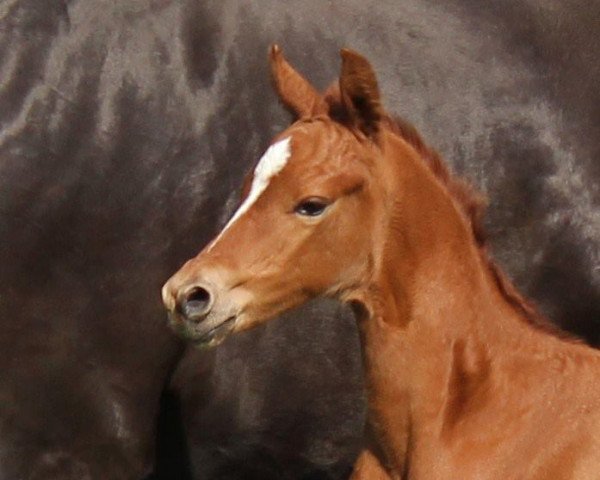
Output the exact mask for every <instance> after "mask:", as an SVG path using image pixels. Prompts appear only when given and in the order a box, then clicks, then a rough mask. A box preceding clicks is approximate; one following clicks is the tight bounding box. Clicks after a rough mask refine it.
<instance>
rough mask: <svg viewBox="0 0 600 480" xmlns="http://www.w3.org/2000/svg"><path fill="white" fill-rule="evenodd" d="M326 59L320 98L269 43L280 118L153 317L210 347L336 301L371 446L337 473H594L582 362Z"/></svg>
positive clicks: (594, 367) (355, 86) (593, 394)
mask: <svg viewBox="0 0 600 480" xmlns="http://www.w3.org/2000/svg"><path fill="white" fill-rule="evenodd" d="M342 59H343V66H342V72H341V76H340V81H339V86H335V87H333V88H331V89H329V90H328V92H327V93H326V94H325V95H320V94H319V93H317V91H316V90H315V89H314V88H313V87H312V86H311V85H310V84H309V83H308V82H307V81H306V80H305V79H304V78H303V77H302V76H300V75H299V74H298V73H297V72H296V71H295V70H294V69H293V68H292V67H291V66H290V65H289V64H288V63H287V62H286V61H285V59H284V58H283V56H282V54H281V52H280V51H279V49H278V48H277V47H274V48H273V49H272V50H271V66H272V72H273V78H274V83H275V86H276V89H277V91H278V93H279V96H280V98H281V100H282V102H283V103H284V105H285V106H286V107H288V109H289V110H291V111H292V112H293V113H294V114H295V115H296V116H297V117H298V121H297V122H295V123H294V124H293V125H292V126H291V127H289V128H288V129H287V130H285V131H284V132H283V133H281V134H280V135H278V136H277V137H276V139H275V142H274V143H273V145H272V146H271V147H270V148H269V150H268V151H267V153H266V154H265V155H264V156H263V158H262V159H261V161H260V162H259V164H258V165H257V167H256V169H255V170H254V175H253V177H252V181H251V182H248V184H247V187H246V188H245V189H244V201H243V203H242V205H241V206H240V208H239V209H238V211H237V212H236V214H235V215H234V216H233V218H232V220H231V221H230V222H229V223H228V224H227V226H226V227H225V228H224V230H223V231H222V232H221V234H219V235H218V236H217V238H216V239H215V240H214V241H213V242H212V243H211V244H210V245H209V246H208V247H207V248H205V249H204V250H203V251H202V252H200V254H199V255H198V256H197V257H195V258H193V259H192V260H190V261H189V262H187V263H186V264H185V265H184V266H183V267H182V268H181V270H180V271H179V272H177V273H176V274H175V275H174V276H173V277H172V278H171V279H170V280H169V281H168V282H167V283H166V284H165V286H164V287H163V301H164V303H165V305H166V307H167V308H168V310H169V312H170V318H171V322H172V323H173V324H174V325H175V326H176V327H177V328H179V329H180V330H181V331H182V332H183V333H184V334H185V335H186V336H187V337H188V338H190V339H192V340H193V341H194V342H196V343H199V344H203V345H216V344H218V343H220V342H221V341H222V340H223V339H224V338H225V337H226V336H227V335H228V334H230V333H232V332H238V331H242V330H246V329H248V328H251V327H253V326H255V325H257V324H260V323H262V322H264V321H266V320H268V319H270V318H272V317H273V316H275V315H277V314H279V313H281V312H283V311H285V310H288V309H290V308H292V307H294V306H297V305H299V304H301V303H303V302H305V301H307V300H308V299H310V298H313V297H315V296H319V295H325V296H330V297H335V298H338V299H341V300H342V301H344V302H347V303H349V304H350V305H352V307H353V309H354V311H355V313H356V316H357V320H358V324H359V329H360V332H361V343H362V349H363V358H364V365H365V370H366V381H367V385H368V402H369V427H370V428H369V433H370V439H371V444H370V447H369V448H368V449H367V450H365V451H364V452H363V454H362V455H361V457H360V458H359V460H358V462H357V464H356V467H355V471H354V478H364V479H374V478H410V479H434V478H464V479H467V478H477V479H486V478H489V479H493V478H527V479H536V478H540V479H541V478H550V477H551V478H555V479H570V478H577V479H592V478H596V476H597V472H598V471H600V438H598V435H597V433H596V432H597V431H598V429H599V428H600V388H599V387H598V383H597V379H598V377H599V375H600V355H599V354H598V352H597V351H596V350H593V349H591V348H589V347H587V346H585V345H583V344H581V343H579V342H577V341H575V340H572V339H568V338H564V336H561V335H560V334H559V333H558V332H556V331H553V330H552V328H551V327H549V326H548V324H546V323H545V322H544V320H543V319H542V318H541V317H540V316H539V315H538V314H537V313H536V312H535V310H534V309H533V308H532V307H531V306H530V305H529V304H528V303H527V302H526V301H525V300H524V299H523V298H521V297H520V295H519V294H518V293H517V292H516V290H515V289H514V287H512V285H511V284H510V282H508V281H507V280H506V279H505V278H504V276H503V275H502V273H501V272H500V271H499V269H498V268H497V267H496V266H495V265H494V264H493V263H492V262H491V261H490V260H489V259H488V258H487V256H486V252H485V242H484V239H483V234H482V232H481V229H480V228H479V217H480V213H481V208H480V202H479V201H478V200H477V198H476V196H475V195H474V194H473V192H472V191H471V190H470V188H469V187H468V186H466V184H464V183H462V182H460V181H459V180H456V179H454V178H453V177H451V176H450V175H449V174H448V172H447V170H446V169H445V167H444V166H443V164H442V163H441V161H440V159H439V157H438V156H437V155H436V154H435V152H433V151H432V150H430V149H429V148H428V147H427V146H425V145H424V144H423V142H422V141H421V139H420V138H419V136H418V135H417V134H416V132H415V131H414V130H413V129H412V128H411V127H410V126H408V125H406V124H404V123H401V122H395V121H393V120H392V119H391V118H390V117H389V116H388V115H387V114H386V113H385V111H384V110H383V108H382V107H381V104H380V99H379V91H378V87H377V82H376V79H375V75H374V73H373V71H372V68H371V66H370V65H369V63H368V62H367V61H366V60H365V59H364V58H363V57H361V56H360V55H358V54H356V53H354V52H351V51H348V50H345V51H342Z"/></svg>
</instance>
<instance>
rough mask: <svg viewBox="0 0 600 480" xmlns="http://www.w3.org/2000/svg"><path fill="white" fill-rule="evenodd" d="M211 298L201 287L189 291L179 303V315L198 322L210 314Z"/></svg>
mask: <svg viewBox="0 0 600 480" xmlns="http://www.w3.org/2000/svg"><path fill="white" fill-rule="evenodd" d="M211 303H212V296H211V294H210V292H209V291H208V290H207V289H206V288H204V287H201V286H195V287H192V288H191V289H189V290H188V291H187V292H186V293H185V294H184V295H183V299H182V301H181V302H179V308H180V313H182V314H183V316H184V317H186V318H187V319H188V320H192V321H196V322H198V321H200V320H202V319H203V318H204V317H205V316H206V315H207V314H208V312H210V308H211Z"/></svg>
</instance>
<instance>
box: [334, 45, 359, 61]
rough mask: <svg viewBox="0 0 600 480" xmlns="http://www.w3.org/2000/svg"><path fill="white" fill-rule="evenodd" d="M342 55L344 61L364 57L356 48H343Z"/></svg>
mask: <svg viewBox="0 0 600 480" xmlns="http://www.w3.org/2000/svg"><path fill="white" fill-rule="evenodd" d="M340 56H341V57H342V60H343V61H345V60H352V59H356V58H364V57H363V56H362V55H361V54H360V53H358V52H357V51H356V50H352V49H351V48H342V49H341V50H340Z"/></svg>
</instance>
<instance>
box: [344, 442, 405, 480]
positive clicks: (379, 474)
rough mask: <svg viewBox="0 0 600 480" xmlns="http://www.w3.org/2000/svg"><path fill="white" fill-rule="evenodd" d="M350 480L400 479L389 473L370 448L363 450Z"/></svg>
mask: <svg viewBox="0 0 600 480" xmlns="http://www.w3.org/2000/svg"><path fill="white" fill-rule="evenodd" d="M349 480H400V477H397V478H394V477H391V476H390V474H389V473H387V471H386V469H385V468H384V467H383V465H382V464H381V462H380V461H379V459H378V458H377V456H375V454H374V453H373V452H372V451H371V450H370V449H368V448H367V449H365V450H363V451H362V452H361V453H360V455H359V456H358V458H357V460H356V462H355V463H354V470H353V471H352V475H351V476H350V479H349Z"/></svg>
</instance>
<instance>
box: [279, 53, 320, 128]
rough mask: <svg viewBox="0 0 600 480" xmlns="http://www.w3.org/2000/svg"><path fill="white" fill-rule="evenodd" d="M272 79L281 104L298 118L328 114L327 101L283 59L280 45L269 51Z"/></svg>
mask: <svg viewBox="0 0 600 480" xmlns="http://www.w3.org/2000/svg"><path fill="white" fill-rule="evenodd" d="M269 61H270V64H271V78H272V80H273V85H274V86H275V90H276V91H277V94H278V95H279V99H280V100H281V103H283V105H284V106H285V107H286V108H287V109H288V110H289V111H290V112H291V113H292V114H293V115H294V116H296V117H298V118H303V117H312V116H315V115H319V114H324V113H327V110H328V107H327V104H326V103H325V100H324V99H323V97H322V96H321V94H319V92H317V91H316V90H315V89H314V87H313V86H312V85H311V84H310V83H308V81H307V80H306V79H305V78H304V77H303V76H302V75H300V74H299V73H298V72H297V71H296V70H294V68H293V67H292V66H291V65H290V64H289V63H288V62H287V60H286V59H285V58H284V57H283V53H282V52H281V49H280V48H279V46H278V45H271V48H270V49H269Z"/></svg>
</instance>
